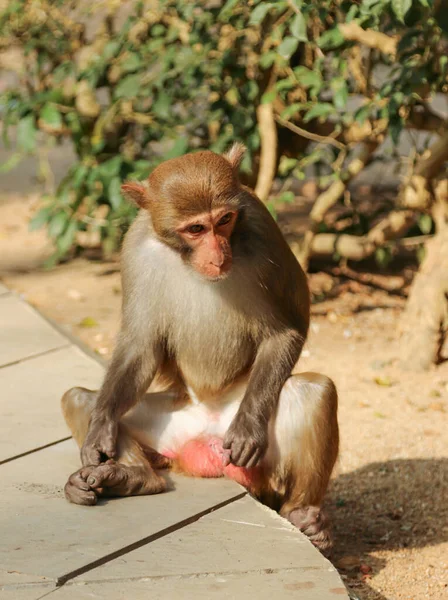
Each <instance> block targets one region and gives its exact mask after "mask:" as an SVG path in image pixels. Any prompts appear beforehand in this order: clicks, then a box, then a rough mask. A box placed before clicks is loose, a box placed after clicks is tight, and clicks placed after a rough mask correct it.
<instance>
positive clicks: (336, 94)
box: [330, 77, 348, 110]
mask: <svg viewBox="0 0 448 600" xmlns="http://www.w3.org/2000/svg"><path fill="white" fill-rule="evenodd" d="M330 87H331V89H332V90H333V103H334V105H335V106H336V108H338V109H339V110H343V109H344V108H345V107H346V106H347V101H348V87H347V82H346V81H345V79H344V78H343V77H337V78H336V79H333V80H332V81H331V83H330Z"/></svg>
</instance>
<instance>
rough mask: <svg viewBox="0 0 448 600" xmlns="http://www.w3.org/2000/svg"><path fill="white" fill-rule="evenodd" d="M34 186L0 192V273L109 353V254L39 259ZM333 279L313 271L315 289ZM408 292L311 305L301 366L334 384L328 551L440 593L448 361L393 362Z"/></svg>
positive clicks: (417, 592) (360, 580) (403, 590)
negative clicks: (422, 366) (413, 368)
mask: <svg viewBox="0 0 448 600" xmlns="http://www.w3.org/2000/svg"><path fill="white" fill-rule="evenodd" d="M36 201H37V199H36V197H32V196H29V197H27V198H26V199H25V200H24V198H23V196H17V197H15V196H14V195H8V197H7V198H5V197H4V198H3V201H1V199H0V279H1V280H2V281H3V282H4V283H5V284H6V285H8V286H10V287H11V288H12V289H14V290H16V291H17V292H19V293H21V294H23V296H24V298H26V300H27V301H28V302H30V303H31V304H33V305H34V306H36V307H37V308H38V309H39V310H40V311H42V313H43V314H45V315H47V316H48V317H50V318H51V319H53V320H54V321H56V322H57V323H59V324H60V325H61V326H62V327H63V328H65V329H66V330H67V331H68V332H70V333H72V334H73V335H75V336H77V337H79V338H80V339H81V340H82V341H83V342H84V343H86V344H87V345H88V346H90V347H91V348H92V349H93V350H94V351H96V352H98V353H99V354H100V355H102V356H103V357H104V358H105V359H108V358H109V357H110V355H111V350H112V347H113V340H114V337H115V335H116V333H117V330H118V327H119V309H120V302H121V287H120V277H119V272H118V264H117V263H100V262H88V261H86V260H83V259H77V260H74V261H72V262H70V263H68V264H65V265H61V266H59V267H57V268H55V269H53V270H51V271H45V270H44V269H42V268H41V266H40V265H41V263H42V261H43V259H44V258H45V257H46V256H48V254H49V253H50V252H51V248H50V246H49V244H48V242H47V240H46V238H45V235H44V234H43V233H42V232H38V233H32V234H30V233H28V231H27V227H26V221H27V219H28V217H29V215H30V214H31V213H32V212H33V211H34V209H35V205H36ZM330 285H332V282H331V281H330V280H329V278H328V276H326V275H323V274H316V275H313V276H312V277H311V286H312V289H313V290H314V291H315V292H321V291H322V290H324V289H326V288H327V287H328V286H330ZM403 302H404V300H403V299H402V298H400V297H399V296H390V295H387V294H386V293H384V292H382V291H377V290H373V289H372V288H370V287H367V286H363V285H359V284H347V285H345V286H342V287H341V289H340V293H339V295H338V296H337V297H336V298H334V299H331V300H330V299H327V300H325V301H323V302H320V303H318V304H315V305H314V306H313V321H312V328H311V333H310V337H309V341H308V343H307V347H306V349H305V351H304V356H303V357H302V359H301V363H300V364H301V368H302V369H303V370H315V371H319V372H323V373H326V374H328V375H330V376H331V377H332V378H333V379H334V380H335V382H336V384H337V386H338V389H339V396H340V410H339V420H340V427H341V453H340V459H339V463H338V466H337V469H336V471H335V473H334V477H333V481H332V484H331V489H330V492H329V494H328V499H327V509H328V512H329V514H330V516H331V519H332V521H333V524H334V533H335V541H336V549H335V555H334V559H333V560H334V563H335V564H336V566H337V567H338V569H339V570H340V572H341V574H342V576H343V578H344V580H345V582H346V583H347V585H348V586H349V589H350V590H352V593H353V598H360V599H361V600H395V599H406V600H420V599H423V598H430V599H433V600H442V599H443V598H448V441H447V431H448V426H447V420H448V419H447V412H448V363H445V364H444V365H441V366H439V367H438V368H434V369H433V370H432V371H430V372H427V373H423V374H422V373H414V372H407V371H402V370H400V368H399V366H398V361H397V357H398V356H399V355H400V338H399V333H398V322H399V317H400V313H401V310H402V306H403Z"/></svg>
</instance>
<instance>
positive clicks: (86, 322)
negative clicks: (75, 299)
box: [78, 317, 98, 329]
mask: <svg viewBox="0 0 448 600" xmlns="http://www.w3.org/2000/svg"><path fill="white" fill-rule="evenodd" d="M78 327H85V328H86V329H88V328H90V327H98V322H97V321H95V319H94V318H93V317H84V319H81V321H80V322H79V323H78Z"/></svg>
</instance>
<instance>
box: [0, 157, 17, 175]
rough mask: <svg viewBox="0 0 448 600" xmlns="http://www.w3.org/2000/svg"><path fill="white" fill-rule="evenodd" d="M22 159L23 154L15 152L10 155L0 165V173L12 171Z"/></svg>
mask: <svg viewBox="0 0 448 600" xmlns="http://www.w3.org/2000/svg"><path fill="white" fill-rule="evenodd" d="M22 159H23V154H22V153H21V152H15V153H14V154H11V156H10V157H9V158H8V159H7V160H5V162H4V163H2V164H1V165H0V173H7V172H8V171H12V170H13V169H14V168H15V167H17V165H18V164H19V162H20V161H21V160H22Z"/></svg>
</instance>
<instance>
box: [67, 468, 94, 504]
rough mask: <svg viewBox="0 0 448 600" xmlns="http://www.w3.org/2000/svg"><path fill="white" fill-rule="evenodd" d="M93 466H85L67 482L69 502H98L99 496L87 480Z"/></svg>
mask: <svg viewBox="0 0 448 600" xmlns="http://www.w3.org/2000/svg"><path fill="white" fill-rule="evenodd" d="M91 469H92V467H83V468H82V469H80V470H79V471H76V473H73V475H70V477H69V480H68V481H67V483H66V484H65V487H64V493H65V497H66V498H67V500H68V501H69V502H72V503H73V504H80V505H82V506H94V505H95V504H96V503H97V502H98V496H97V495H96V493H95V492H94V491H93V490H92V489H91V488H90V486H89V485H88V483H87V482H86V478H87V477H88V476H89V473H90V470H91Z"/></svg>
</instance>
